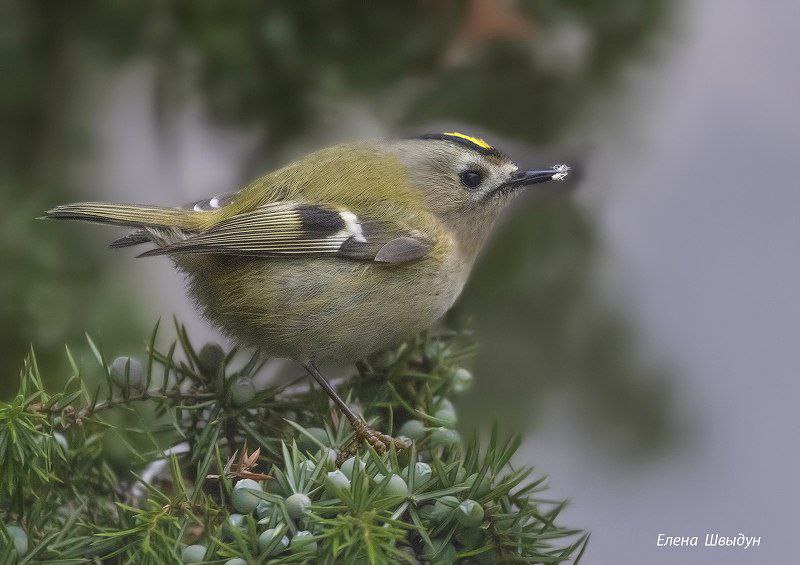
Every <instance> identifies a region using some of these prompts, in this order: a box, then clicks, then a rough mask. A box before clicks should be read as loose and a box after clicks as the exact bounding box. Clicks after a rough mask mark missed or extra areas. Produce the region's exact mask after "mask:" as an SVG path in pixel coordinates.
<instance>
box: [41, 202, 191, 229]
mask: <svg viewBox="0 0 800 565" xmlns="http://www.w3.org/2000/svg"><path fill="white" fill-rule="evenodd" d="M203 216H204V213H203V212H194V211H191V210H184V209H182V208H162V207H159V206H140V205H137V204H107V203H104V202H79V203H76V204H64V205H62V206H56V207H55V208H53V209H52V210H48V211H47V212H45V215H44V217H46V218H53V219H57V220H83V221H87V222H97V223H101V224H114V225H118V226H132V227H153V228H167V227H168V228H178V229H187V230H192V229H197V228H199V227H201V225H202V217H203Z"/></svg>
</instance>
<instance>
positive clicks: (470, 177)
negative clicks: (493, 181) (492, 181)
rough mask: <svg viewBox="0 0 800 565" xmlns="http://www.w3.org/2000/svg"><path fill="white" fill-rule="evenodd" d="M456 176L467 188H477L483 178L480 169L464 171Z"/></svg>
mask: <svg viewBox="0 0 800 565" xmlns="http://www.w3.org/2000/svg"><path fill="white" fill-rule="evenodd" d="M458 178H459V179H461V184H463V185H464V186H466V187H467V188H477V186H478V185H479V184H481V181H482V180H483V175H482V174H481V172H480V171H464V172H463V173H461V174H460V175H458Z"/></svg>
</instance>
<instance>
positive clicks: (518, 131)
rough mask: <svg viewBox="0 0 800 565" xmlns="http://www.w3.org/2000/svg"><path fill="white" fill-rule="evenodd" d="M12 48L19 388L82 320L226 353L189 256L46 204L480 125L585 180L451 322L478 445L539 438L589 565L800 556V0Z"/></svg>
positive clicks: (6, 193) (5, 166)
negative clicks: (28, 356) (121, 239)
mask: <svg viewBox="0 0 800 565" xmlns="http://www.w3.org/2000/svg"><path fill="white" fill-rule="evenodd" d="M0 30H1V32H0V38H1V41H2V51H1V52H0V61H2V63H1V64H0V68H2V69H3V70H2V74H3V88H2V89H0V115H2V119H3V125H4V133H5V135H4V136H3V138H2V141H0V143H2V153H1V154H0V197H2V202H3V204H4V206H3V220H2V223H0V235H2V237H0V353H1V354H0V371H2V375H3V376H2V378H0V395H2V396H4V397H5V396H8V395H9V394H11V393H12V392H13V391H14V390H15V387H16V375H17V372H18V369H19V367H20V365H21V360H22V358H23V356H24V354H25V352H26V350H27V348H28V346H29V344H30V343H33V344H35V346H36V348H37V352H38V354H39V357H40V362H41V364H42V367H43V369H44V371H45V372H46V373H47V375H48V378H49V380H50V381H51V386H54V387H55V386H58V385H59V383H60V382H62V381H63V380H64V378H65V376H66V372H67V370H66V364H65V362H64V358H63V344H64V343H65V342H66V343H69V344H70V346H71V347H74V348H75V349H76V350H77V351H78V352H79V353H80V352H83V353H82V354H83V355H84V356H86V352H85V351H83V349H82V348H83V346H82V345H81V339H82V335H83V332H84V331H89V332H90V333H92V334H93V335H95V336H98V337H99V340H100V341H101V342H102V344H103V346H104V348H105V349H106V351H107V352H108V354H109V355H116V354H121V353H127V352H131V351H134V352H140V351H142V349H143V345H142V344H143V341H144V340H145V339H146V336H147V335H148V333H149V330H150V329H151V327H152V324H153V323H154V322H155V320H156V319H157V318H159V317H160V316H164V317H168V316H169V315H170V314H172V313H175V314H176V315H178V316H179V317H180V318H181V319H182V320H184V321H185V322H186V323H187V324H188V326H189V328H190V330H191V333H192V334H193V335H194V337H195V339H196V340H197V341H203V340H206V339H212V340H218V339H219V337H218V336H215V335H214V332H213V331H212V330H211V329H210V328H208V326H207V325H206V324H205V323H204V322H203V321H202V320H201V319H199V318H198V317H197V315H196V314H195V313H194V312H193V310H192V307H191V304H190V303H189V301H188V300H187V299H186V298H185V297H184V295H183V285H182V281H181V280H180V277H179V276H178V275H177V274H176V273H174V272H173V271H172V270H171V268H170V266H169V264H168V262H167V261H166V260H159V259H156V260H152V259H151V260H133V258H132V257H133V255H134V253H132V252H129V251H123V252H119V251H117V252H111V251H110V250H108V249H106V247H105V243H106V241H108V240H110V239H112V237H114V236H115V235H117V232H114V231H113V230H110V229H107V228H99V227H96V226H78V225H69V226H67V225H56V224H48V223H44V222H35V221H33V219H32V218H34V217H35V216H37V215H38V214H39V213H40V212H41V210H43V209H45V208H48V207H50V206H52V205H54V204H57V203H61V202H65V201H70V200H80V199H104V200H116V201H141V202H154V203H163V204H178V203H183V202H187V201H191V200H193V199H196V198H200V197H202V196H206V195H209V194H213V193H215V192H222V191H227V190H230V189H231V188H234V187H237V186H240V185H241V184H243V183H244V182H246V181H247V180H249V179H250V178H252V177H254V176H256V175H258V174H259V173H261V172H264V171H266V170H269V169H271V168H274V167H277V166H279V165H281V164H284V163H286V162H288V161H289V160H291V159H292V158H294V157H296V156H299V155H302V154H304V153H306V152H308V151H310V150H313V149H316V148H319V147H322V146H324V145H327V144H331V143H335V142H337V141H342V140H350V139H357V138H364V137H376V136H382V135H403V134H409V133H412V134H416V133H425V132H428V131H441V130H442V129H445V128H447V129H450V128H459V129H461V130H463V131H466V132H468V133H471V134H477V135H481V136H484V137H486V138H487V139H488V140H489V141H490V142H492V143H494V144H495V145H498V146H500V147H501V148H502V149H505V150H506V151H507V152H508V153H510V154H511V155H512V156H514V157H515V158H517V160H518V161H520V162H521V164H523V165H541V164H550V163H553V162H558V161H567V162H570V163H573V164H575V165H577V166H578V167H579V170H580V173H581V174H580V175H579V180H577V181H573V182H572V184H571V185H570V188H573V189H575V190H570V191H568V192H569V194H568V195H566V196H555V197H546V198H528V199H524V200H521V201H520V202H519V203H518V204H517V205H516V206H515V209H514V210H513V211H512V213H511V214H510V215H509V217H508V218H507V219H506V221H505V222H504V223H503V224H502V226H501V227H500V229H499V230H498V231H497V233H496V235H495V237H494V238H493V241H492V245H491V248H490V249H488V250H487V252H486V254H485V256H484V257H483V259H482V260H481V262H480V264H479V265H478V267H477V269H476V272H475V273H474V276H473V278H472V280H471V282H470V284H469V286H468V288H467V289H466V291H465V293H464V296H463V297H462V299H461V300H460V301H459V303H458V304H457V306H456V307H455V308H454V310H453V312H451V313H450V315H449V317H448V320H447V321H448V323H449V324H450V325H452V326H455V327H466V328H471V329H473V330H474V331H475V334H476V340H477V342H478V343H479V346H480V347H479V350H478V353H477V354H476V356H475V357H474V359H473V360H472V368H473V369H474V372H475V374H476V377H477V378H476V384H475V386H474V387H473V389H472V390H471V391H470V392H469V393H468V394H467V395H465V396H464V397H463V398H461V399H459V403H460V405H461V407H462V414H463V416H462V428H463V430H464V431H469V430H471V429H475V428H478V427H481V426H484V425H485V424H486V423H488V422H490V421H491V420H492V419H494V418H495V417H497V418H498V419H499V420H500V422H501V424H502V425H503V427H504V428H505V429H506V430H509V431H510V430H515V429H518V430H520V431H522V432H523V433H524V435H525V437H526V441H525V443H524V447H523V450H522V453H521V454H520V456H519V457H518V461H519V462H525V463H530V464H535V465H536V467H537V469H538V470H539V472H541V473H546V474H548V475H550V476H551V477H552V480H551V486H552V489H553V490H552V492H551V494H552V496H553V497H555V498H563V497H568V498H570V499H571V501H572V503H571V505H570V507H569V508H568V510H567V511H566V513H565V521H566V522H568V523H569V524H570V525H574V526H579V527H584V528H586V529H588V530H591V531H592V532H593V535H592V541H591V544H590V548H589V552H588V555H587V558H586V562H587V563H590V564H594V563H600V564H606V563H654V564H657V563H726V564H727V563H795V562H796V559H797V557H796V553H797V551H796V547H795V543H793V542H794V540H796V537H797V531H798V529H800V518H799V517H798V516H799V515H800V514H799V513H798V510H797V509H798V507H800V487H798V486H797V482H796V481H797V477H800V455H798V448H799V447H800V445H798V443H799V441H798V437H800V435H799V434H798V432H800V425H799V424H798V413H797V404H798V399H800V378H799V377H800V358H799V356H798V353H797V351H798V345H800V340H799V339H798V338H799V337H800V301H798V289H800V260H799V259H798V245H799V244H800V190H799V189H800V183H798V181H797V166H796V165H797V163H798V157H800V156H799V155H798V147H800V112H798V109H797V105H798V100H799V99H800V65H798V62H797V56H798V53H800V4H798V3H797V2H796V1H794V0H783V1H781V0H771V1H769V2H754V1H752V0H707V1H698V2H672V1H667V0H650V1H647V0H608V1H606V2H590V1H588V0H586V1H578V0H575V1H555V0H552V1H537V2H521V1H520V2H510V1H497V2H493V1H488V0H472V1H467V2H457V1H448V0H438V1H437V0H428V1H425V2H421V3H418V4H410V3H409V4H406V3H388V2H387V3H376V4H374V5H373V4H370V5H369V8H367V7H366V5H364V4H363V3H361V2H357V1H351V2H321V1H319V2H307V3H296V2H289V1H285V2H271V3H269V4H262V3H251V2H245V1H237V2H226V3H209V2H158V3H155V2H154V3H149V2H143V3H133V2H131V3H106V2H71V3H66V2H29V1H21V0H20V1H14V0H11V1H6V2H4V3H3V4H2V6H0ZM166 333H167V334H168V333H169V332H166ZM289 370H290V371H296V369H291V368H290V369H289ZM659 533H665V534H666V535H681V536H693V535H698V536H700V544H701V546H702V541H703V536H704V535H705V534H706V533H719V534H721V535H726V536H736V535H737V534H739V533H744V534H745V535H748V536H761V538H762V541H761V545H760V547H758V548H755V549H749V550H746V551H745V550H743V549H733V548H731V549H721V548H703V547H699V548H665V547H657V546H656V539H657V536H658V534H659Z"/></svg>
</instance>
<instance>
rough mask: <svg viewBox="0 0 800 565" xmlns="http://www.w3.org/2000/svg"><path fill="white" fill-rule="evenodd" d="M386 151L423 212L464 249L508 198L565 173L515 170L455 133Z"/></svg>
mask: <svg viewBox="0 0 800 565" xmlns="http://www.w3.org/2000/svg"><path fill="white" fill-rule="evenodd" d="M392 150H393V152H394V153H395V155H397V157H398V158H399V159H400V161H401V162H402V163H403V164H404V165H405V169H406V173H407V176H408V180H409V182H410V183H411V185H412V186H413V187H414V188H415V189H416V190H419V191H421V192H422V193H423V195H424V198H425V200H426V202H427V207H428V209H429V210H430V211H431V212H433V213H434V214H435V215H436V216H437V217H439V218H440V219H441V220H442V221H443V222H444V223H445V224H446V225H447V226H448V227H450V228H451V230H452V231H453V232H454V233H455V234H456V235H457V236H459V239H460V240H461V241H462V242H463V243H464V244H465V245H466V246H470V247H479V246H480V244H481V243H482V242H483V241H484V239H485V237H486V235H487V234H488V231H489V230H490V229H491V226H492V224H494V221H495V220H496V219H497V216H498V214H499V212H500V211H501V210H502V208H503V207H504V206H505V204H506V203H508V202H509V201H510V200H511V198H512V197H513V196H515V195H517V194H519V193H520V192H521V191H522V190H523V189H526V188H529V187H532V186H536V185H540V184H541V183H545V182H549V181H553V180H562V179H564V178H565V177H566V176H567V174H568V172H569V167H568V166H566V165H556V166H553V167H548V168H541V169H521V168H520V167H519V166H518V165H517V164H516V163H514V162H513V161H512V160H511V159H510V158H509V157H508V156H506V155H505V154H503V153H501V152H500V151H498V150H497V149H496V148H495V147H493V146H491V145H490V144H488V143H487V142H486V141H484V140H482V139H479V138H476V137H472V136H469V135H466V134H463V133H458V132H447V133H440V134H429V135H424V136H421V137H419V138H413V139H404V140H399V141H396V142H395V143H394V144H393V146H392Z"/></svg>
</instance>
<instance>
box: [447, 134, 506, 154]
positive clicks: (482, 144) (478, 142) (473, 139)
mask: <svg viewBox="0 0 800 565" xmlns="http://www.w3.org/2000/svg"><path fill="white" fill-rule="evenodd" d="M442 135H449V136H450V137H460V138H461V139H465V140H467V141H469V142H470V143H474V144H475V145H477V146H478V147H481V148H482V149H488V150H491V149H494V148H493V147H492V146H491V145H489V144H488V143H486V142H485V141H484V140H482V139H481V138H480V137H472V136H471V135H467V134H465V133H460V132H457V131H446V132H443V133H442Z"/></svg>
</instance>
